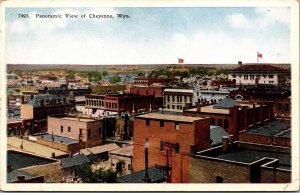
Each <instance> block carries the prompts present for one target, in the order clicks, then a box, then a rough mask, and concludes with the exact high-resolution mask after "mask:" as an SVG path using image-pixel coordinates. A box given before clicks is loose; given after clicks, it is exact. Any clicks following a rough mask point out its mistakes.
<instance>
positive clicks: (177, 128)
mask: <svg viewBox="0 0 300 193" xmlns="http://www.w3.org/2000/svg"><path fill="white" fill-rule="evenodd" d="M175 129H176V130H179V123H178V122H175Z"/></svg>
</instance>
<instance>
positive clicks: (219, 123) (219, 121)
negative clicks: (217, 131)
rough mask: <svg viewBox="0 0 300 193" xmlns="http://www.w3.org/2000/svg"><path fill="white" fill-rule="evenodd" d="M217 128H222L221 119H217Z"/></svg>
mask: <svg viewBox="0 0 300 193" xmlns="http://www.w3.org/2000/svg"><path fill="white" fill-rule="evenodd" d="M218 126H221V127H222V119H218Z"/></svg>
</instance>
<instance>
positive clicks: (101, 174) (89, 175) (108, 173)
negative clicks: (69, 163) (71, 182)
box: [75, 164, 117, 183]
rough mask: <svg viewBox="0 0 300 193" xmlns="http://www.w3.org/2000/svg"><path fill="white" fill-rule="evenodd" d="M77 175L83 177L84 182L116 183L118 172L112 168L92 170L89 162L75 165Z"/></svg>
mask: <svg viewBox="0 0 300 193" xmlns="http://www.w3.org/2000/svg"><path fill="white" fill-rule="evenodd" d="M75 175H76V176H77V177H79V178H81V180H82V182H84V183H116V182H117V172H115V171H114V170H112V169H107V170H104V169H102V168H100V169H96V170H92V168H91V166H90V165H89V164H84V165H80V166H76V167H75Z"/></svg>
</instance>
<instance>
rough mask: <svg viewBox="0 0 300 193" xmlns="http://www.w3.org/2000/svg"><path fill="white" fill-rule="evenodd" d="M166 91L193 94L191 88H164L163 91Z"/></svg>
mask: <svg viewBox="0 0 300 193" xmlns="http://www.w3.org/2000/svg"><path fill="white" fill-rule="evenodd" d="M166 92H172V93H191V94H193V92H194V90H193V89H182V88H166V89H165V90H164V93H166Z"/></svg>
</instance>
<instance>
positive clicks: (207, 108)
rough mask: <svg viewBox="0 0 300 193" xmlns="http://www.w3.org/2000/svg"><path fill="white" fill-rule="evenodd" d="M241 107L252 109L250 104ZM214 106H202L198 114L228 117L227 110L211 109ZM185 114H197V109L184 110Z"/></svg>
mask: <svg viewBox="0 0 300 193" xmlns="http://www.w3.org/2000/svg"><path fill="white" fill-rule="evenodd" d="M240 105H241V106H240V107H239V108H240V109H241V107H243V106H246V107H248V108H253V105H252V104H243V103H241V104H240ZM213 106H214V105H208V106H203V107H201V112H200V113H215V114H224V115H229V109H216V108H214V107H213ZM184 111H185V112H197V108H191V109H186V110H184Z"/></svg>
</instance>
